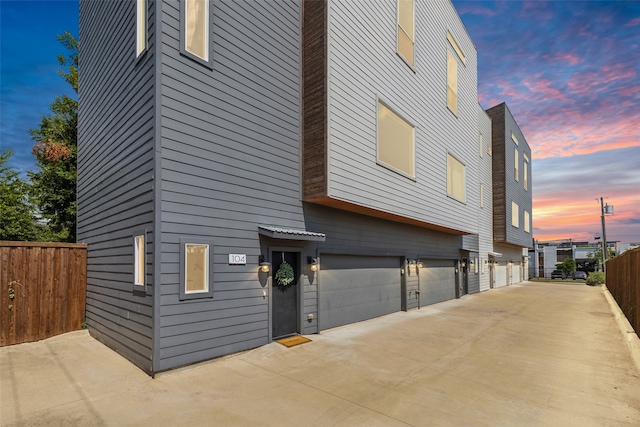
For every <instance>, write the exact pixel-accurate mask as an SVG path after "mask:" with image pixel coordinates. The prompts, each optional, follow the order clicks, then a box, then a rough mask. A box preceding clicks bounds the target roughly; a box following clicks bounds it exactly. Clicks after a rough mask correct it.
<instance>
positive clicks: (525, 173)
mask: <svg viewBox="0 0 640 427" xmlns="http://www.w3.org/2000/svg"><path fill="white" fill-rule="evenodd" d="M522 180H523V181H524V189H525V191H529V164H528V163H527V162H526V161H525V162H524V163H523V164H522Z"/></svg>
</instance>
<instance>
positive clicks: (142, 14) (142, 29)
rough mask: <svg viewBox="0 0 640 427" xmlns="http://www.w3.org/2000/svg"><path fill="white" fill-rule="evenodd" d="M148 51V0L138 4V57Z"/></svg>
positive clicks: (139, 0) (138, 0)
mask: <svg viewBox="0 0 640 427" xmlns="http://www.w3.org/2000/svg"><path fill="white" fill-rule="evenodd" d="M146 49H147V0H137V2H136V57H138V56H140V55H141V54H142V52H144V51H145V50H146Z"/></svg>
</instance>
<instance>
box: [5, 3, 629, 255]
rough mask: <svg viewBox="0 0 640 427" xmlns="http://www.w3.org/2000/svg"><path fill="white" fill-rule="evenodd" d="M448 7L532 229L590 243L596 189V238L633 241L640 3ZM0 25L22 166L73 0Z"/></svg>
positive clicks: (74, 14)
mask: <svg viewBox="0 0 640 427" xmlns="http://www.w3.org/2000/svg"><path fill="white" fill-rule="evenodd" d="M352 1H355V0H352ZM417 1H425V0H417ZM427 1H443V0H427ZM444 1H446V0H444ZM453 4H454V5H455V7H456V9H457V10H458V13H459V14H460V15H461V18H462V21H463V22H464V24H465V26H466V27H467V30H468V31H469V34H470V36H471V38H472V39H473V41H474V43H475V46H476V48H477V50H478V93H479V97H480V99H479V101H480V103H481V105H482V106H483V107H484V108H489V107H492V106H494V105H496V104H499V103H501V102H503V101H506V102H507V105H508V106H509V109H510V110H511V112H512V114H513V115H514V117H515V119H516V121H517V122H518V124H519V125H520V127H521V129H522V131H523V133H524V135H525V138H526V139H527V142H528V143H529V145H530V146H531V149H532V154H533V159H532V173H533V177H532V181H533V234H534V237H535V238H537V239H538V240H549V239H569V238H572V239H574V240H588V241H594V237H595V236H600V235H601V225H600V201H599V198H600V197H604V198H605V202H607V203H608V204H610V205H613V206H614V212H615V214H614V215H613V216H607V219H606V221H607V222H606V224H607V240H617V241H621V242H638V241H640V78H639V76H640V1H604V2H600V1H570V0H566V1H551V2H547V1H482V0H478V1H462V0H454V1H453ZM0 28H1V34H0V41H1V46H0V49H1V50H0V53H1V64H0V67H1V70H0V85H1V88H0V96H1V98H0V104H1V105H0V107H1V111H0V148H2V149H12V150H13V151H14V156H13V158H12V160H11V162H10V165H12V166H14V167H15V168H16V169H18V170H21V171H26V170H33V169H34V168H35V166H34V160H33V157H32V155H31V146H32V145H33V141H32V140H31V139H30V136H29V134H28V130H29V129H32V128H36V127H38V125H39V123H40V118H41V116H42V115H43V114H46V113H47V112H48V108H49V104H50V102H51V101H52V100H53V99H54V97H55V96H57V95H61V94H68V95H72V94H73V92H72V90H71V89H70V87H69V86H68V84H67V83H66V82H64V80H63V79H62V78H61V77H59V76H58V75H57V74H56V70H57V69H58V63H57V55H58V54H59V53H63V50H62V49H63V48H62V47H61V45H60V44H59V43H58V42H57V40H56V35H58V34H61V33H62V32H63V31H69V32H70V33H72V34H73V35H76V36H77V35H78V3H77V1H64V0H59V1H33V0H31V1H30V0H21V1H8V0H0ZM419 30H420V29H419V28H416V37H420V33H419Z"/></svg>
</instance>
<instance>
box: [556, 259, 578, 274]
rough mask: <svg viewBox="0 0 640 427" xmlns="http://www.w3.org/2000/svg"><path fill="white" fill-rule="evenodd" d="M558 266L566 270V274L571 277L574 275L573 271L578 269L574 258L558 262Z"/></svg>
mask: <svg viewBox="0 0 640 427" xmlns="http://www.w3.org/2000/svg"><path fill="white" fill-rule="evenodd" d="M556 267H558V268H559V269H560V270H562V271H564V274H565V275H566V276H567V277H570V276H572V275H573V272H574V271H576V261H575V260H574V259H573V258H567V259H565V260H564V261H562V262H561V263H559V264H557V265H556Z"/></svg>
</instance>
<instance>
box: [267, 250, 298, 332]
mask: <svg viewBox="0 0 640 427" xmlns="http://www.w3.org/2000/svg"><path fill="white" fill-rule="evenodd" d="M298 255H299V253H298V252H273V253H272V256H271V259H272V261H273V262H272V267H273V270H272V273H271V283H272V291H271V298H272V300H271V303H272V309H273V314H272V318H271V321H272V323H271V328H272V329H271V333H272V335H271V336H272V337H273V338H274V339H275V338H279V337H284V336H287V335H293V334H296V333H298V277H299V271H300V270H299V268H300V267H299V265H298V264H299V261H298ZM283 261H286V262H287V264H289V265H290V266H291V268H292V269H293V281H292V282H291V283H290V284H288V285H280V284H279V283H278V279H276V275H277V273H278V270H280V267H281V266H282V263H283Z"/></svg>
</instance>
